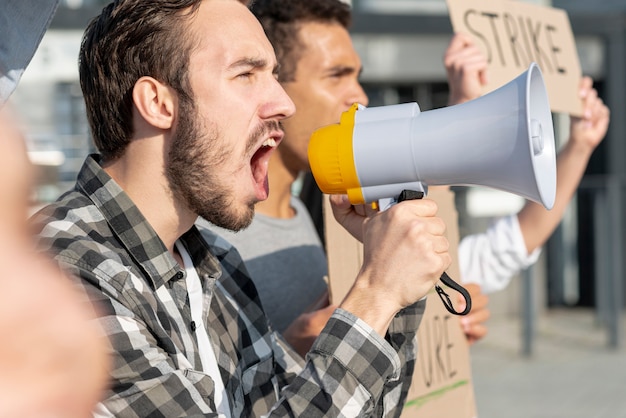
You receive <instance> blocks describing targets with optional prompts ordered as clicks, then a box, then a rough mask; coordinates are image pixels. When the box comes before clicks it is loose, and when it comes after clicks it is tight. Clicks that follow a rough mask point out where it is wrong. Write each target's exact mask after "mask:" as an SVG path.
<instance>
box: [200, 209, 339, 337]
mask: <svg viewBox="0 0 626 418" xmlns="http://www.w3.org/2000/svg"><path fill="white" fill-rule="evenodd" d="M291 206H292V207H293V208H294V210H295V212H296V215H295V216H294V217H293V218H290V219H278V218H271V217H269V216H265V215H262V214H259V213H257V214H255V216H254V220H253V221H252V224H251V225H250V226H249V227H248V228H246V229H245V230H243V231H239V232H233V231H229V230H226V229H223V228H219V227H216V226H215V225H213V224H211V223H209V222H207V221H206V220H204V219H201V218H200V219H198V221H197V222H196V224H197V225H198V226H199V227H207V228H209V229H211V230H213V231H214V232H216V233H217V234H218V235H220V236H222V237H223V238H224V239H226V240H227V241H228V242H230V243H231V244H233V246H234V247H235V248H237V250H238V251H239V252H240V254H241V257H242V258H243V260H244V261H245V263H246V266H247V268H248V271H249V272H250V276H251V277H252V280H253V281H254V284H255V285H256V287H257V290H258V292H259V296H260V298H261V303H262V305H263V308H264V310H265V312H266V314H267V315H268V317H269V318H270V321H271V323H272V326H273V327H274V329H276V330H277V331H279V332H283V331H284V330H285V329H286V328H287V327H288V326H289V324H291V322H292V321H293V320H294V319H295V318H297V317H298V316H299V315H300V314H302V313H303V312H305V311H306V309H307V307H308V306H309V305H311V304H312V303H313V302H315V301H316V299H317V298H319V297H320V296H321V294H322V293H323V292H324V291H325V290H326V281H325V280H324V277H325V276H326V275H327V273H328V267H327V262H326V255H325V254H324V250H323V248H322V244H321V242H320V239H319V237H318V235H317V232H316V230H315V227H314V226H313V222H312V221H311V218H310V216H309V213H308V211H307V210H306V207H305V206H304V204H303V203H302V201H300V199H298V198H297V197H292V199H291ZM200 231H202V228H200Z"/></svg>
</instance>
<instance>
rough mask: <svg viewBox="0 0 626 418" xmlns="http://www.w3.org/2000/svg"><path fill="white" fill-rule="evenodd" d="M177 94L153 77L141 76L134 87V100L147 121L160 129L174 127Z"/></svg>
mask: <svg viewBox="0 0 626 418" xmlns="http://www.w3.org/2000/svg"><path fill="white" fill-rule="evenodd" d="M176 100H177V98H176V96H175V94H174V93H173V90H172V89H171V88H170V87H168V86H166V85H165V84H163V83H161V82H160V81H158V80H156V79H154V78H152V77H147V76H144V77H141V78H140V79H139V80H137V82H136V83H135V86H134V88H133V102H134V104H135V107H136V109H137V111H138V112H139V114H140V115H141V116H142V118H143V119H144V120H145V121H146V123H148V124H150V125H152V126H154V127H156V128H160V129H170V128H172V126H173V124H174V120H175V114H174V113H175V108H176V106H175V105H176Z"/></svg>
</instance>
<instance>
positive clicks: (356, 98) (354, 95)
mask: <svg viewBox="0 0 626 418" xmlns="http://www.w3.org/2000/svg"><path fill="white" fill-rule="evenodd" d="M347 97H348V99H347V101H346V108H349V107H350V106H352V105H353V104H354V103H360V104H362V105H363V106H367V105H368V104H369V99H368V98H367V94H365V90H363V86H362V85H361V83H359V81H358V80H355V81H354V85H353V86H352V88H351V89H350V93H349V94H348V96H347Z"/></svg>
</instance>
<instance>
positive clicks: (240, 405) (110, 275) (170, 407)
mask: <svg viewBox="0 0 626 418" xmlns="http://www.w3.org/2000/svg"><path fill="white" fill-rule="evenodd" d="M32 222H33V223H34V225H36V228H37V232H38V236H39V243H40V246H41V248H42V249H43V250H45V251H48V252H50V253H52V255H53V257H54V258H55V260H56V261H57V262H58V263H59V264H60V265H61V266H62V267H63V268H64V269H66V270H67V271H68V272H69V273H70V275H71V277H73V278H74V279H75V280H76V282H77V283H78V284H79V285H80V287H82V288H83V289H84V291H85V292H86V294H87V295H88V297H89V299H90V300H91V302H92V303H93V304H94V306H95V309H96V311H97V313H98V316H99V320H100V322H101V324H102V326H103V328H104V330H105V333H106V334H107V336H108V338H109V340H110V343H111V345H112V348H113V350H112V352H111V356H112V368H111V371H110V379H111V386H110V389H109V390H108V391H107V392H106V394H105V397H104V399H103V401H102V403H101V405H99V410H100V411H103V410H104V411H108V412H110V413H111V414H113V415H115V416H124V417H179V416H216V413H215V412H213V411H215V404H214V402H213V390H214V386H213V381H212V379H211V378H210V377H209V376H208V375H207V374H205V373H204V372H202V365H201V360H200V357H199V355H198V345H197V342H196V338H195V335H194V329H195V328H194V326H193V324H192V320H191V312H190V308H189V298H188V294H187V289H186V282H185V271H184V269H182V268H181V266H179V265H178V264H177V262H176V261H175V259H174V258H173V256H172V255H171V254H170V253H169V252H168V251H167V249H166V248H165V246H164V245H163V242H162V241H161V240H160V239H159V237H158V236H157V234H156V233H155V231H154V230H153V229H152V227H151V226H150V224H149V223H148V222H147V220H146V219H145V218H144V217H143V216H142V214H141V213H140V212H139V209H138V208H137V207H136V206H135V205H134V204H133V202H132V201H131V200H130V198H129V197H128V195H126V194H125V193H124V191H123V190H122V189H121V188H120V187H119V185H117V184H116V183H115V182H114V181H113V180H112V179H111V178H110V177H109V176H108V175H107V174H106V173H105V172H104V170H102V168H101V167H100V165H99V163H98V158H97V157H94V156H90V157H88V158H87V160H86V162H85V164H84V165H83V168H82V169H81V171H80V173H79V176H78V181H77V183H76V187H75V188H74V190H73V191H70V192H68V193H66V194H65V195H63V196H61V197H60V198H59V200H58V201H57V202H56V203H54V204H52V205H50V206H48V207H46V208H44V209H42V210H41V211H40V212H39V213H37V214H36V215H35V216H34V218H33V219H32ZM205 238H206V237H205ZM181 242H182V243H183V245H184V246H185V248H186V249H187V251H188V252H189V254H190V256H191V258H192V260H193V262H194V265H195V267H196V270H197V272H198V275H199V277H200V278H201V281H202V286H203V291H204V306H203V315H204V318H205V322H206V325H207V328H208V334H209V338H210V339H211V342H212V344H213V348H214V351H215V354H216V358H217V362H218V366H219V370H220V373H221V376H222V380H223V381H224V385H225V387H226V392H227V393H228V397H229V402H230V408H231V411H232V414H233V416H246V417H247V416H262V415H268V416H302V417H322V416H324V417H357V416H359V417H361V416H398V415H399V414H400V412H401V405H402V404H403V403H404V400H405V399H406V394H407V391H408V387H409V385H410V381H411V379H410V377H411V375H412V373H413V368H414V365H415V354H416V343H415V341H416V338H415V334H416V329H417V327H418V325H419V321H420V319H421V314H422V312H423V309H424V305H423V302H420V303H418V304H415V305H413V306H411V307H409V308H407V309H405V310H404V311H403V312H402V313H401V314H398V315H397V316H396V318H395V319H394V320H393V321H392V325H391V327H390V329H389V333H388V335H387V338H386V340H385V339H383V338H381V337H380V336H378V335H377V334H376V332H374V331H373V330H372V329H371V328H370V327H369V326H368V325H367V324H365V323H364V322H363V321H361V320H359V319H358V318H356V317H355V316H353V315H351V314H350V313H349V312H347V311H344V310H341V309H338V310H337V311H336V312H335V314H334V315H333V317H332V318H331V320H330V321H329V322H328V324H327V326H326V328H325V329H324V330H323V332H322V334H321V335H320V337H319V338H318V339H317V340H316V342H315V343H314V345H313V348H312V349H311V351H310V352H309V354H308V355H307V358H306V362H305V361H304V360H303V359H302V358H300V357H299V356H298V355H297V354H296V353H295V352H294V351H293V350H291V349H290V348H289V347H288V345H287V344H286V343H285V342H284V341H283V340H282V339H281V337H280V336H279V335H278V334H277V333H276V332H272V330H271V329H270V328H269V325H268V321H267V319H266V317H265V315H264V313H263V309H262V307H261V303H260V301H259V298H258V295H257V292H256V290H255V287H254V285H253V284H252V281H251V280H250V279H249V277H248V273H247V271H246V269H245V268H244V265H243V262H242V261H241V258H240V257H239V254H238V253H237V252H236V251H235V250H234V249H233V248H232V247H230V246H229V245H228V244H227V243H226V242H225V241H224V240H223V239H221V238H219V237H217V236H215V237H213V239H210V237H209V239H207V240H205V239H203V238H202V237H201V235H200V233H199V232H198V230H197V229H196V227H192V228H191V229H190V230H189V231H188V232H187V233H186V234H185V235H183V236H182V237H181Z"/></svg>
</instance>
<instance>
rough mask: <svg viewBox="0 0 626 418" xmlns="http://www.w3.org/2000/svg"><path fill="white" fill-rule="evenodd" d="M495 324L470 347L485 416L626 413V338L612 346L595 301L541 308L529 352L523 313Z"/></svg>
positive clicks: (616, 417) (603, 417)
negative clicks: (587, 305) (585, 304)
mask: <svg viewBox="0 0 626 418" xmlns="http://www.w3.org/2000/svg"><path fill="white" fill-rule="evenodd" d="M621 324H622V325H624V331H623V332H622V334H621V335H622V336H624V335H626V325H625V324H626V314H625V315H624V317H623V320H622V322H621ZM488 326H489V334H488V335H487V337H485V338H484V339H483V340H481V341H480V342H478V343H477V344H475V345H474V346H472V348H471V358H472V376H473V382H474V390H475V397H476V404H477V411H478V418H522V417H523V418H622V417H623V418H626V347H625V346H626V341H622V342H620V344H619V345H620V346H619V347H618V348H610V347H609V344H608V341H609V338H608V332H607V330H606V327H603V326H601V325H599V324H598V321H597V319H596V315H595V313H594V311H593V310H592V309H580V308H570V309H550V310H547V311H546V312H544V313H542V314H541V316H539V317H538V318H537V325H536V328H537V331H536V334H535V338H534V340H533V341H534V342H533V345H532V352H531V354H530V355H527V354H524V352H523V349H522V347H523V341H522V331H521V330H522V328H521V327H522V324H521V320H520V319H519V318H518V317H512V316H508V317H507V316H502V315H500V316H498V317H492V318H491V319H490V320H489V322H488Z"/></svg>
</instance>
